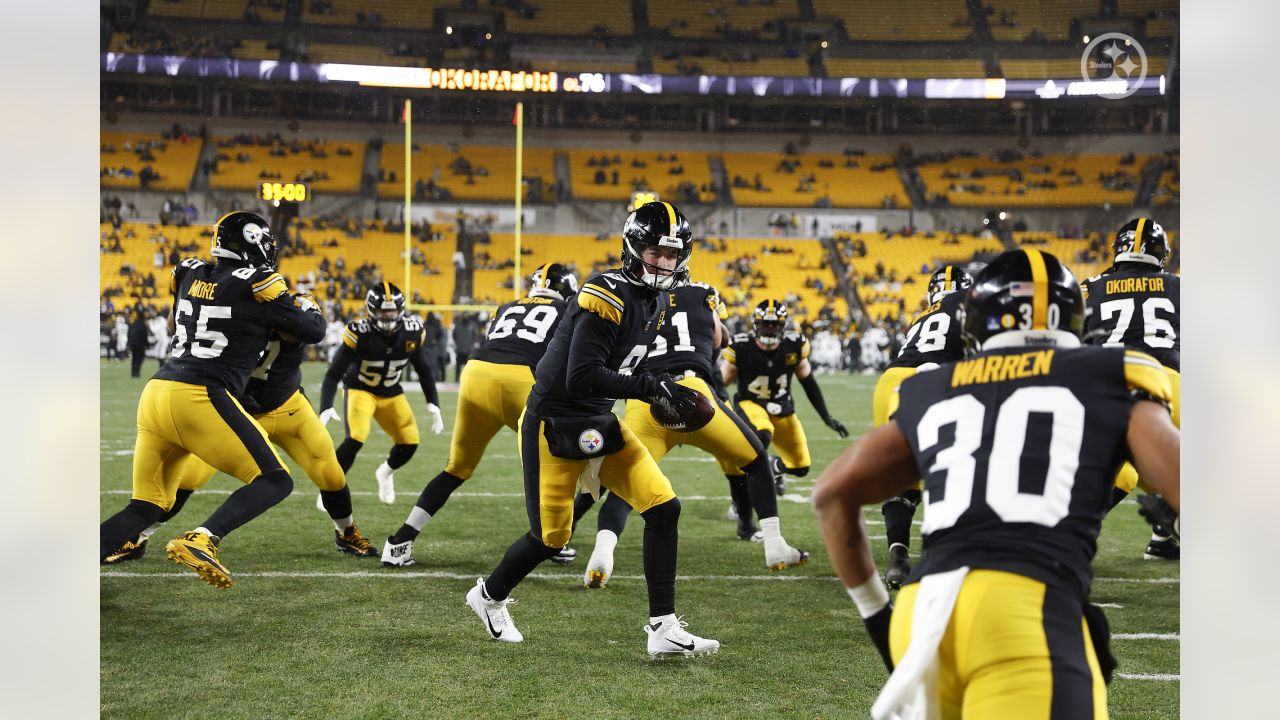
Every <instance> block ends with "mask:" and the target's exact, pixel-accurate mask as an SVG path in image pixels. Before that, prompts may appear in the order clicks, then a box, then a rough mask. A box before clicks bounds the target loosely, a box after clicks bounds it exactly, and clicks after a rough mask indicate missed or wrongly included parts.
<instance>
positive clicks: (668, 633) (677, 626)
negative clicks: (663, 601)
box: [644, 615, 720, 660]
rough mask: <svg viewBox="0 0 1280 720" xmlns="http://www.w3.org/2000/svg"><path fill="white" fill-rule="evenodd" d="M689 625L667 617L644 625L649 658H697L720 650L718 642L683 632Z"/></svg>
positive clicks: (670, 616) (680, 620)
mask: <svg viewBox="0 0 1280 720" xmlns="http://www.w3.org/2000/svg"><path fill="white" fill-rule="evenodd" d="M688 625H689V623H687V622H685V621H684V620H682V619H680V618H677V617H676V616H674V615H668V616H667V617H666V618H665V619H663V620H662V621H661V622H657V623H654V624H652V625H645V626H644V631H645V632H646V633H648V635H649V658H650V659H651V660H665V659H666V658H670V657H698V656H699V655H710V654H711V653H714V652H716V651H717V650H719V649H720V641H719V640H710V639H708V638H700V637H698V636H697V635H694V634H692V633H690V632H689V631H687V630H685V628H686V627H688Z"/></svg>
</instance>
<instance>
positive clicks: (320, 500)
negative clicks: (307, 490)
mask: <svg viewBox="0 0 1280 720" xmlns="http://www.w3.org/2000/svg"><path fill="white" fill-rule="evenodd" d="M316 509H317V510H319V511H320V512H326V510H325V507H324V496H323V495H321V494H320V493H316Z"/></svg>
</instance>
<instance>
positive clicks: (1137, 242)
mask: <svg viewBox="0 0 1280 720" xmlns="http://www.w3.org/2000/svg"><path fill="white" fill-rule="evenodd" d="M1146 224H1147V219H1146V218H1138V229H1137V230H1134V231H1133V252H1134V253H1137V254H1139V255H1141V254H1142V227H1143V226H1144V225H1146Z"/></svg>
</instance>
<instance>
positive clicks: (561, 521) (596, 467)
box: [467, 202, 720, 659]
mask: <svg viewBox="0 0 1280 720" xmlns="http://www.w3.org/2000/svg"><path fill="white" fill-rule="evenodd" d="M692 252H693V232H692V231H691V230H690V228H689V221H688V220H686V219H685V217H684V215H683V214H681V213H680V212H679V211H678V210H676V208H675V206H673V205H671V204H670V203H665V202H651V203H646V204H644V205H641V206H640V207H639V208H637V209H636V210H635V212H633V213H631V215H630V216H629V217H628V218H627V221H626V223H625V225H624V226H623V230H622V267H621V269H619V270H609V271H607V272H604V273H599V274H596V275H593V276H591V278H590V279H589V280H587V281H586V282H585V283H583V285H582V290H581V291H579V293H578V295H577V301H576V302H575V303H574V304H573V305H570V306H569V310H568V311H567V312H566V313H565V317H564V319H563V320H562V321H561V323H560V326H559V327H558V328H556V334H555V336H554V337H553V338H552V340H551V345H550V347H548V348H547V352H546V354H545V355H544V356H543V358H542V360H541V361H540V362H539V363H538V367H537V369H536V371H535V373H534V375H535V378H536V382H535V383H534V386H533V391H532V392H530V393H529V401H528V404H527V406H526V409H525V412H524V414H523V416H522V418H521V424H520V433H519V439H520V455H521V460H522V461H523V464H524V477H525V505H526V508H527V509H528V513H529V532H527V533H525V534H524V535H522V536H521V537H520V538H519V539H518V540H516V541H515V542H514V543H512V544H511V546H510V547H509V548H508V549H507V552H506V554H505V555H504V556H503V558H502V560H501V561H500V562H499V563H498V566H497V567H496V568H494V570H493V572H492V573H490V574H489V577H488V578H481V579H478V580H476V584H475V586H474V587H472V588H471V590H470V591H469V592H468V593H467V605H468V606H469V607H470V608H471V609H472V610H473V611H474V612H475V613H476V615H477V616H479V617H480V619H481V620H482V621H483V622H484V624H485V628H486V630H487V631H488V633H489V637H490V638H492V639H494V640H500V641H502V642H520V641H522V640H523V639H524V636H523V635H522V634H521V633H520V631H519V630H517V629H516V626H515V623H514V622H513V621H512V620H511V614H510V612H509V611H508V610H507V605H508V604H509V603H510V601H511V598H510V592H511V589H512V588H514V587H515V586H516V585H517V584H518V583H519V582H520V581H521V580H523V579H524V578H525V577H526V576H527V575H528V574H529V573H530V572H532V571H533V569H534V568H536V567H537V566H538V565H539V564H540V563H541V562H542V561H543V560H547V559H549V558H550V557H551V556H552V555H555V554H556V552H557V551H558V550H559V549H560V548H563V547H565V546H566V545H568V543H569V538H570V536H571V535H572V534H573V496H574V489H575V487H577V485H578V483H579V478H580V476H581V477H582V481H583V483H584V487H586V488H587V489H588V490H589V491H590V492H592V493H593V494H597V493H598V492H599V488H600V487H601V486H603V487H605V488H608V489H609V490H610V491H611V492H616V493H617V494H618V495H620V496H621V497H622V499H623V500H626V501H627V503H628V504H629V505H630V506H631V507H633V508H635V509H636V510H637V511H638V512H639V513H640V515H641V516H642V517H643V518H644V521H645V528H644V574H645V580H646V583H647V585H648V591H649V622H648V623H646V624H645V626H644V629H645V633H646V634H647V635H648V641H647V649H648V652H649V656H650V657H651V658H654V659H661V658H666V657H671V656H686V657H692V656H698V655H705V654H709V653H714V652H716V651H717V650H719V648H720V643H719V642H717V641H715V640H710V639H706V638H701V637H698V636H696V635H693V634H692V633H690V632H688V631H687V630H685V629H684V628H685V626H686V623H685V622H684V621H683V620H681V619H680V618H678V617H677V616H676V614H675V611H676V602H675V600H676V597H675V595H676V548H677V545H678V542H679V534H678V523H679V521H680V501H679V500H678V499H677V498H676V494H675V492H674V491H673V490H672V489H671V482H670V481H669V480H668V479H667V477H666V476H665V475H663V474H662V470H660V469H659V468H658V464H657V463H656V462H654V460H653V457H652V456H650V455H649V451H648V450H646V449H645V446H644V444H643V443H641V442H640V440H639V438H637V437H636V435H635V433H634V432H632V431H631V430H630V429H629V428H628V427H627V425H626V423H625V422H623V421H620V420H619V419H618V417H617V415H614V414H613V412H612V409H613V404H614V401H615V399H616V398H636V397H640V398H647V399H650V401H652V402H656V401H659V400H662V401H666V402H671V403H673V404H677V405H679V404H682V403H687V402H690V400H691V396H696V391H694V390H691V389H689V388H687V387H684V386H682V385H679V384H677V383H676V382H675V380H674V379H672V378H671V377H669V376H654V375H650V374H648V373H634V371H635V369H636V366H637V365H639V363H640V361H641V360H642V359H643V358H644V356H645V354H646V353H647V352H648V349H649V346H650V345H651V344H652V343H653V340H654V337H655V336H656V335H657V333H658V331H659V330H660V329H661V326H662V325H663V324H665V321H666V319H667V317H668V315H669V313H670V308H669V303H668V297H667V295H668V293H666V292H664V291H667V290H671V289H673V288H674V287H676V286H677V285H678V284H679V283H680V282H681V281H683V280H684V279H685V278H686V277H687V273H688V264H689V255H690V254H691V253H692Z"/></svg>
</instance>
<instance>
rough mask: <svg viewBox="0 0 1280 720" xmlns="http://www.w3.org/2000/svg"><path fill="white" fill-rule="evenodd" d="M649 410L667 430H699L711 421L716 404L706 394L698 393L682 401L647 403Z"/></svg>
mask: <svg viewBox="0 0 1280 720" xmlns="http://www.w3.org/2000/svg"><path fill="white" fill-rule="evenodd" d="M649 412H650V414H652V415H653V419H654V420H656V421H658V424H659V425H661V426H662V427H664V428H666V429H668V430H676V431H678V432H693V431H695V430H701V429H702V428H704V427H706V425H707V423H709V422H711V418H713V417H715V414H716V406H715V405H714V404H712V402H711V400H710V399H708V398H707V396H706V395H703V394H702V393H698V394H697V395H694V396H692V397H691V398H690V399H689V400H688V401H684V402H679V403H675V404H672V403H669V402H665V401H664V402H656V403H653V404H651V405H649Z"/></svg>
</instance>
